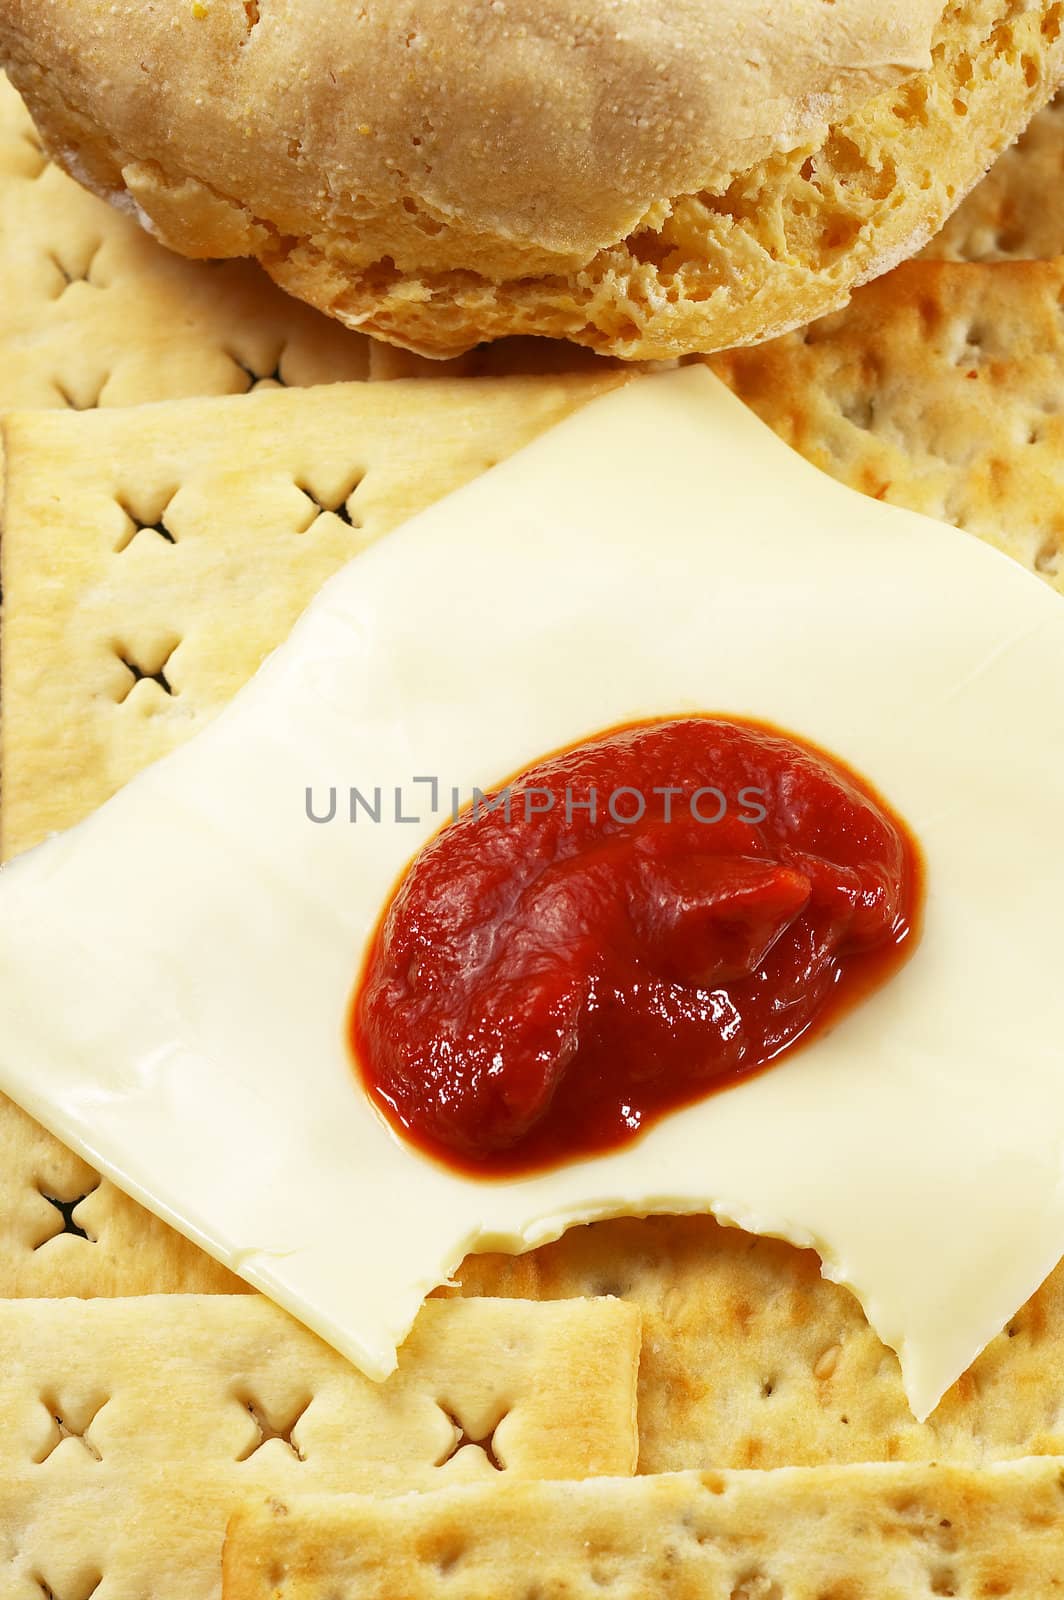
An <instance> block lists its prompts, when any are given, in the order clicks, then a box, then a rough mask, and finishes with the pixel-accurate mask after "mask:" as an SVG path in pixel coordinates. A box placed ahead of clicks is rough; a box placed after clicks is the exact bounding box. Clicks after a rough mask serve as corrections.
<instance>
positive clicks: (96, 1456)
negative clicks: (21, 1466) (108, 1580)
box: [34, 1394, 110, 1583]
mask: <svg viewBox="0 0 1064 1600" xmlns="http://www.w3.org/2000/svg"><path fill="white" fill-rule="evenodd" d="M109 1398H110V1397H109V1396H108V1397H106V1398H105V1399H103V1400H93V1401H89V1402H88V1403H87V1404H85V1405H80V1406H79V1405H67V1404H65V1403H64V1402H63V1401H61V1400H58V1399H57V1398H56V1396H55V1395H54V1394H44V1395H42V1396H41V1404H42V1406H43V1407H44V1409H45V1410H46V1411H47V1412H48V1415H49V1416H50V1417H51V1419H52V1437H51V1439H50V1440H49V1441H48V1442H47V1443H46V1444H45V1445H44V1446H43V1447H42V1449H41V1450H40V1451H39V1452H38V1454H37V1455H36V1457H35V1458H34V1459H35V1462H36V1464H37V1466H43V1464H44V1463H45V1462H46V1461H48V1460H50V1459H51V1457H52V1456H54V1455H55V1453H56V1451H57V1450H58V1449H59V1447H60V1446H61V1445H63V1444H65V1443H66V1441H67V1440H68V1439H72V1440H75V1441H76V1442H77V1444H79V1445H80V1446H81V1448H82V1449H83V1450H84V1451H85V1454H86V1455H87V1456H89V1457H90V1458H91V1459H92V1460H93V1461H102V1460H103V1456H102V1455H101V1454H100V1451H99V1449H98V1447H97V1445H96V1443H95V1441H94V1439H93V1437H92V1426H93V1423H94V1422H95V1421H96V1419H97V1418H98V1417H99V1415H100V1413H101V1411H103V1409H104V1407H105V1406H106V1405H107V1404H108V1403H109ZM96 1581H97V1583H98V1582H99V1579H98V1578H97V1580H96Z"/></svg>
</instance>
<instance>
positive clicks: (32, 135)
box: [19, 128, 51, 182]
mask: <svg viewBox="0 0 1064 1600" xmlns="http://www.w3.org/2000/svg"><path fill="white" fill-rule="evenodd" d="M19 137H20V138H21V140H22V143H23V144H26V145H29V147H30V149H31V150H32V152H33V154H34V155H35V156H36V157H37V159H38V161H39V163H40V165H39V166H38V167H37V170H36V171H35V172H31V173H30V174H29V177H30V180H31V181H32V182H36V180H37V179H38V178H39V177H41V176H42V175H43V174H44V173H45V172H47V171H48V168H49V166H50V165H51V163H50V161H49V160H48V157H47V155H46V154H45V151H44V146H43V145H42V143H41V141H40V139H38V137H37V133H36V130H35V129H33V128H24V129H23V130H22V132H21V134H20V135H19Z"/></svg>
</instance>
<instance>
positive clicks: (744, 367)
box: [711, 261, 1064, 593]
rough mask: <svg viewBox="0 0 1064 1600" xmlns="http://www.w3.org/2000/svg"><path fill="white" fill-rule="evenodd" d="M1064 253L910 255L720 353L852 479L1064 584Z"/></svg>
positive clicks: (780, 429) (734, 381)
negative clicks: (808, 315)
mask: <svg viewBox="0 0 1064 1600" xmlns="http://www.w3.org/2000/svg"><path fill="white" fill-rule="evenodd" d="M1062 305H1064V261H1001V262H994V263H989V264H983V265H980V264H973V263H970V262H954V261H910V262H907V263H906V264H905V265H904V266H902V267H899V268H897V269H896V271H894V272H892V273H890V274H889V275H888V276H887V277H885V278H879V279H878V280H877V281H876V282H875V283H870V284H868V285H866V286H865V288H863V289H859V290H858V291H857V293H856V294H855V295H854V297H853V300H852V301H851V303H850V305H849V306H848V307H847V309H846V310H845V311H840V312H836V313H835V314H834V315H833V316H830V317H825V318H823V319H822V320H821V321H820V322H815V323H813V324H812V326H811V327H809V328H806V329H803V330H801V331H799V332H797V333H792V334H787V335H785V336H784V337H783V338H781V339H774V340H771V341H770V342H769V343H768V344H763V345H760V346H758V347H757V349H751V350H735V351H731V352H728V353H727V354H724V355H721V356H715V357H713V359H712V363H711V364H712V366H713V368H714V370H715V371H716V372H717V373H718V374H719V375H720V376H721V377H722V378H723V379H724V380H725V382H727V383H729V384H730V385H731V386H732V388H733V389H734V390H735V392H736V393H737V394H738V395H739V397H740V398H741V399H742V400H744V401H745V402H746V403H747V404H748V405H749V406H751V407H752V408H753V409H754V410H755V411H756V412H757V413H758V415H759V416H760V417H761V418H762V419H763V420H764V421H765V422H767V423H768V424H769V426H770V427H772V428H774V429H775V430H776V432H777V433H778V434H779V435H780V437H781V438H783V439H785V440H786V441H787V443H788V444H791V445H793V446H794V448H795V449H796V450H800V451H801V453H802V455H804V456H806V457H807V458H808V459H809V460H810V461H811V462H812V463H813V465H814V466H817V467H820V468H822V469H823V470H824V471H825V472H829V473H831V474H832V476H833V477H835V478H838V479H839V480H840V481H841V482H843V483H845V484H848V485H849V486H850V487H851V488H854V489H858V490H861V491H862V492H863V493H865V494H869V495H873V496H875V497H876V498H877V499H883V500H889V501H891V502H893V503H894V504H895V505H902V506H907V507H909V508H910V509H912V510H915V511H922V512H924V513H925V514H926V515H928V516H932V517H938V518H940V519H941V520H942V521H945V522H951V523H953V524H954V526H955V527H958V528H966V529H968V530H969V531H970V532H971V533H974V534H977V535H978V536H979V537H980V538H982V539H985V540H987V542H988V543H990V544H993V545H996V546H997V547H998V549H999V550H1003V551H1004V552H1005V554H1006V555H1009V556H1012V557H1013V559H1014V560H1016V561H1019V562H1020V563H1021V564H1022V565H1023V566H1025V567H1027V568H1028V569H1029V570H1030V571H1032V572H1036V573H1038V574H1039V575H1040V576H1042V577H1044V578H1045V579H1046V580H1047V581H1048V582H1050V583H1051V584H1053V586H1054V587H1055V588H1056V589H1057V590H1058V591H1059V592H1061V593H1064V472H1062V470H1061V462H1062V461H1064V316H1062V315H1061V307H1062Z"/></svg>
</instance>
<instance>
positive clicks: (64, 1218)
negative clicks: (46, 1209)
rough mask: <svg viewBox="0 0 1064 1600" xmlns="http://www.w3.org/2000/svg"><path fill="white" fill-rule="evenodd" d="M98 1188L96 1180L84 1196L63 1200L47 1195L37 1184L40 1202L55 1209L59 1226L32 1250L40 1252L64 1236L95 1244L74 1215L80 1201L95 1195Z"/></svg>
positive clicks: (98, 1184)
mask: <svg viewBox="0 0 1064 1600" xmlns="http://www.w3.org/2000/svg"><path fill="white" fill-rule="evenodd" d="M99 1187H100V1181H99V1179H97V1181H96V1183H95V1184H94V1185H93V1187H92V1188H91V1189H86V1190H85V1192H84V1194H78V1195H75V1196H74V1197H73V1198H72V1199H70V1200H64V1199H63V1198H62V1197H61V1196H59V1195H54V1194H51V1193H49V1191H48V1190H47V1189H45V1188H42V1187H41V1185H40V1184H38V1186H37V1193H38V1194H39V1195H40V1196H41V1199H42V1200H47V1202H48V1204H49V1205H50V1206H54V1207H55V1209H56V1211H57V1213H58V1222H59V1226H58V1227H55V1228H53V1231H52V1232H51V1233H48V1234H46V1235H45V1237H44V1238H43V1239H42V1240H41V1241H40V1243H39V1244H35V1245H34V1247H33V1248H34V1250H42V1249H43V1248H44V1246H45V1245H46V1244H51V1242H52V1240H53V1239H61V1238H62V1237H63V1236H64V1234H66V1235H69V1236H70V1237H71V1238H74V1239H84V1240H85V1242H86V1244H95V1243H96V1242H97V1241H96V1236H95V1234H91V1233H89V1232H88V1230H87V1229H86V1228H83V1227H82V1226H81V1223H80V1222H79V1221H78V1220H77V1218H76V1217H75V1215H74V1213H75V1211H76V1210H77V1209H78V1207H79V1206H80V1205H81V1203H82V1201H83V1200H87V1199H88V1198H89V1196H90V1195H92V1194H95V1193H96V1190H97V1189H98V1188H99ZM52 1220H53V1221H55V1220H57V1219H55V1218H53V1219H52Z"/></svg>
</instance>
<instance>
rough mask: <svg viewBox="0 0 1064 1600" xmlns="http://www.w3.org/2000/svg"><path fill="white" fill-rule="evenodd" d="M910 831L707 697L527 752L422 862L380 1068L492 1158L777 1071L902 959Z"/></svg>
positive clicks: (387, 1086)
mask: <svg viewBox="0 0 1064 1600" xmlns="http://www.w3.org/2000/svg"><path fill="white" fill-rule="evenodd" d="M921 878H922V873H921V865H920V856H919V851H918V849H917V847H916V844H915V842H914V840H913V839H912V837H911V835H910V833H909V831H908V829H907V828H906V827H905V825H904V824H903V823H902V822H901V821H900V819H899V818H898V817H897V816H896V815H894V813H893V812H892V811H891V810H890V809H889V807H888V806H887V805H886V804H885V802H884V801H883V800H882V799H881V798H880V797H879V796H878V795H877V794H876V793H875V791H874V790H873V789H872V788H871V787H870V786H869V785H868V784H867V783H865V782H864V781H863V780H862V779H861V778H860V777H859V776H858V775H857V774H856V773H854V772H852V771H851V770H850V769H849V768H847V767H846V766H845V765H843V763H842V762H840V761H838V760H836V759H835V758H834V757H832V756H830V755H828V754H827V753H826V752H824V751H822V750H820V749H818V748H816V747H815V746H814V745H812V744H809V743H807V742H806V741H805V740H802V739H798V738H795V737H794V736H793V735H790V734H786V733H783V732H781V731H780V730H778V729H775V728H772V727H769V726H766V725H763V724H759V723H753V722H745V721H739V720H736V719H733V718H723V717H715V716H714V717H711V716H692V717H683V718H677V719H673V720H668V721H655V722H649V723H641V724H638V725H631V726H625V727H622V728H617V729H613V730H610V731H608V732H606V733H603V734H601V735H599V736H597V737H595V738H591V739H588V740H587V741H585V742H583V743H581V744H579V745H577V746H575V747H573V748H571V749H568V750H563V751H562V752H560V753H559V754H557V755H554V756H551V757H550V758H549V759H547V760H545V761H543V762H541V763H540V764H539V765H537V766H535V767H532V768H530V769H528V770H527V771H525V772H523V773H521V774H520V775H519V776H518V777H516V778H515V779H513V780H512V781H511V782H510V783H509V784H508V785H506V786H505V788H503V789H501V790H500V791H497V792H495V793H494V794H493V795H492V796H490V797H488V798H487V799H483V800H481V801H480V802H479V803H477V804H475V805H474V806H473V807H471V808H470V809H468V810H467V811H465V812H464V813H462V814H461V815H460V817H459V818H458V820H457V821H455V822H453V823H451V824H450V825H448V826H447V827H445V828H444V829H443V831H442V832H441V833H439V834H438V835H437V836H436V837H435V838H434V839H433V840H432V841H431V842H430V843H429V844H428V845H427V846H426V847H425V848H424V849H423V850H422V851H421V852H420V854H419V855H418V856H417V857H416V858H415V860H414V861H413V863H412V864H411V866H410V867H409V868H408V870H407V872H406V873H405V874H404V876H403V878H402V880H401V881H400V883H399V885H398V887H397V889H396V890H395V893H394V895H393V897H392V899H391V901H390V903H389V905H388V906H387V908H386V911H385V914H384V916H383V917H382V919H381V922H380V924H379V926H378V928H377V931H376V934H375V937H374V939H373V941H372V944H371V947H370V950H369V954H368V958H367V961H366V964H365V969H364V972H363V974H362V978H361V982H360V985H359V987H358V989H357V991H356V995H355V1001H354V1004H353V1007H352V1015H351V1043H352V1048H353V1054H354V1058H355V1061H356V1063H357V1066H358V1070H359V1072H360V1074H361V1076H362V1080H363V1083H364V1085H365V1087H366V1089H367V1091H368V1093H369V1095H370V1097H371V1099H372V1100H373V1101H374V1102H375V1103H376V1105H377V1106H378V1108H379V1109H380V1110H381V1112H382V1113H383V1114H384V1116H385V1117H386V1119H387V1120H388V1121H389V1122H390V1123H391V1124H392V1125H393V1127H395V1128H396V1129H397V1130H399V1131H400V1132H401V1133H402V1134H403V1135H404V1136H405V1137H407V1138H408V1139H410V1140H412V1141H413V1142H414V1143H415V1144H416V1145H417V1146H419V1147H420V1148H421V1149H422V1150H423V1151H425V1152H427V1153H429V1154H430V1155H433V1156H435V1157H437V1158H439V1159H441V1160H443V1161H445V1162H446V1163H447V1164H448V1165H450V1166H452V1167H456V1168H458V1169H460V1170H462V1171H465V1172H471V1173H474V1174H477V1175H480V1176H496V1177H504V1176H514V1175H518V1174H522V1173H528V1172H533V1171H537V1170H542V1169H545V1168H548V1167H552V1166H556V1165H558V1164H560V1163H562V1162H565V1161H569V1160H572V1159H574V1158H576V1157H580V1156H585V1155H590V1154H595V1153H601V1152H603V1151H606V1150H610V1149H612V1148H615V1147H617V1146H619V1145H621V1144H622V1143H624V1142H625V1141H627V1140H630V1139H633V1138H635V1137H637V1136H638V1135H639V1133H640V1132H641V1130H644V1129H645V1128H646V1127H647V1126H648V1125H649V1124H651V1123H653V1122H654V1121H655V1120H656V1119H657V1118H660V1117H661V1116H663V1115H664V1114H665V1113H667V1112H670V1111H673V1110H675V1109H677V1108H678V1107H681V1106H684V1105H687V1104H690V1103H691V1102H693V1101H695V1100H698V1099H701V1098H703V1097H704V1096H706V1095H707V1094H709V1093H711V1092H712V1091H715V1090H719V1089H722V1088H724V1087H726V1086H728V1085H730V1084H734V1083H736V1082H737V1081H738V1080H740V1079H742V1078H746V1077H748V1076H750V1074H752V1073H755V1072H758V1071H760V1070H762V1069H764V1068H765V1067H767V1066H768V1065H769V1064H770V1063H773V1062H778V1061H779V1059H780V1057H781V1055H782V1054H783V1053H784V1052H785V1051H787V1050H788V1049H791V1048H793V1046H794V1045H796V1044H797V1043H798V1042H799V1041H800V1040H803V1039H808V1038H809V1037H810V1035H811V1034H812V1033H814V1032H816V1031H818V1030H822V1029H824V1028H826V1027H827V1026H829V1025H830V1024H831V1023H832V1022H833V1021H835V1020H836V1019H837V1018H838V1017H839V1016H840V1014H841V1013H842V1012H843V1011H844V1010H846V1009H847V1008H849V1007H850V1006H852V1005H854V1004H855V1003H856V1002H857V1001H858V1000H860V999H861V997H862V996H864V995H866V994H867V993H868V992H869V991H870V990H871V989H873V988H875V987H878V986H879V985H880V984H882V983H883V982H884V981H885V980H886V979H887V978H889V977H890V976H891V975H892V973H893V972H894V971H895V969H896V968H897V967H898V966H899V965H900V964H901V963H902V962H903V960H904V959H905V958H906V956H907V954H908V953H909V951H910V950H911V949H912V947H913V944H914V934H915V932H916V927H917V920H918V913H919V905H920V900H921V895H922V883H921Z"/></svg>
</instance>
